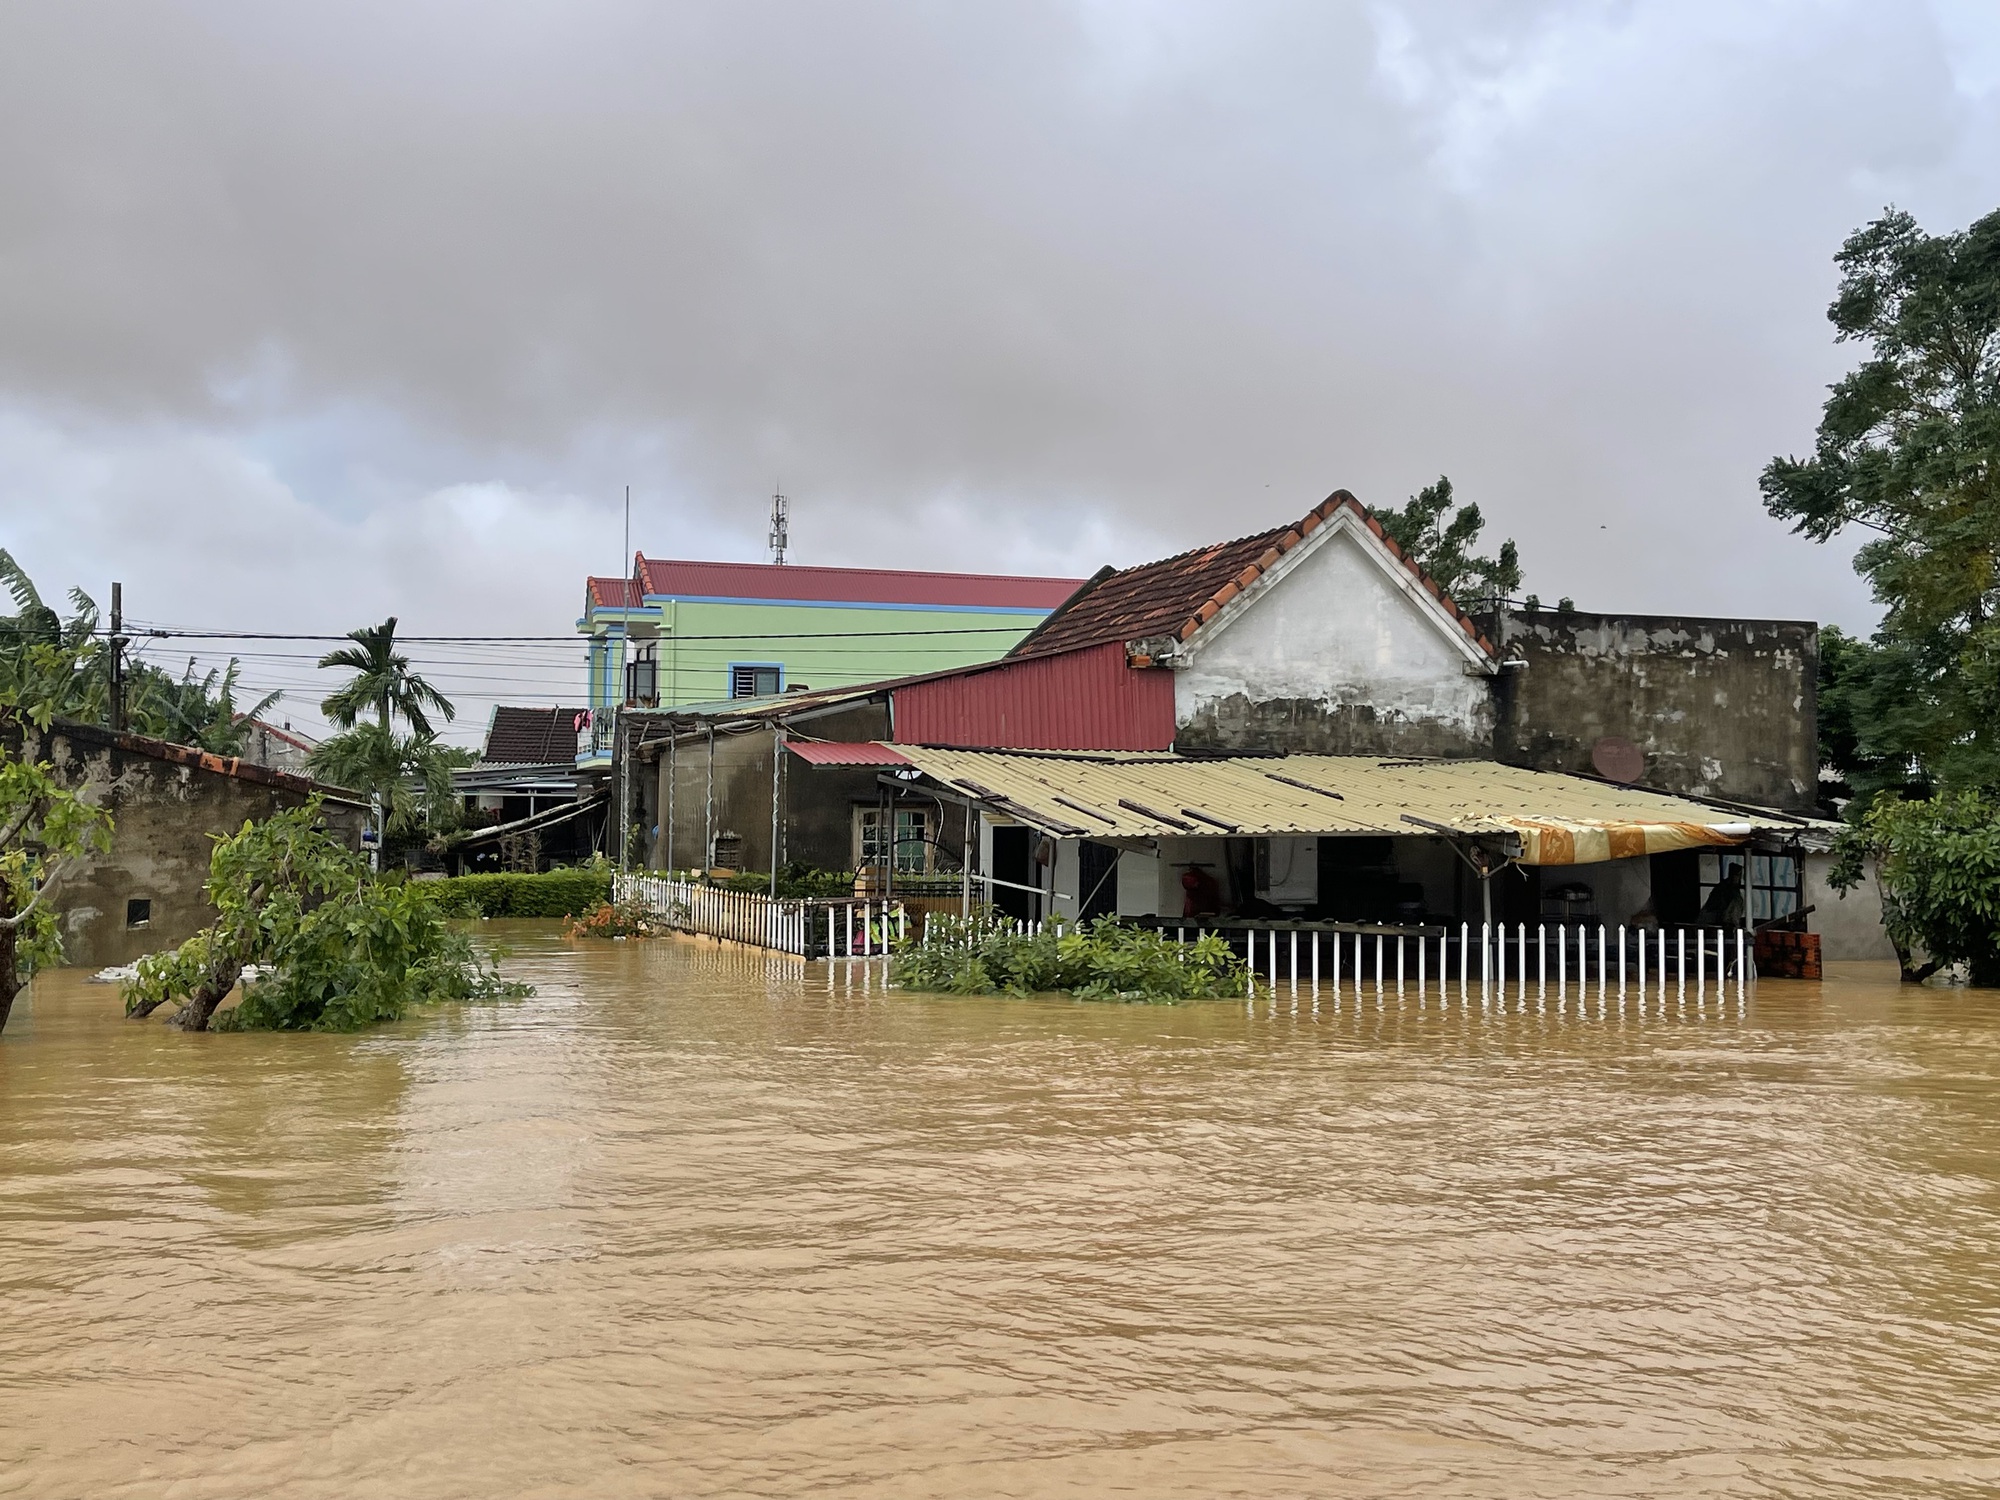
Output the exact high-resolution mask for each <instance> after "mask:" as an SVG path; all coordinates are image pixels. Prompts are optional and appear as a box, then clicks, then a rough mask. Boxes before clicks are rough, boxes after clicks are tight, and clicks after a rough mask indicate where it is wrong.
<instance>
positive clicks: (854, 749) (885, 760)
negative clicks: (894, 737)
mask: <svg viewBox="0 0 2000 1500" xmlns="http://www.w3.org/2000/svg"><path fill="white" fill-rule="evenodd" d="M785 748H786V749H787V750H790V751H791V752H792V754H794V755H796V756H797V757H798V758H799V759H800V760H802V761H805V762H806V763H807V764H809V765H815V766H907V765H908V764H909V763H910V758H909V757H908V756H907V755H905V754H903V752H902V751H900V750H898V749H897V748H896V747H895V746H893V745H883V744H877V743H875V742H874V741H865V742H863V743H861V744H858V745H856V744H837V743H834V742H832V741H824V740H787V741H786V742H785Z"/></svg>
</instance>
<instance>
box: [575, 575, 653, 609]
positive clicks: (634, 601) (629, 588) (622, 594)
mask: <svg viewBox="0 0 2000 1500" xmlns="http://www.w3.org/2000/svg"><path fill="white" fill-rule="evenodd" d="M585 587H586V588H587V589H588V590H589V592H590V602H591V604H592V605H593V606H594V607H595V608H598V609H605V608H613V609H617V608H632V607H636V606H638V605H640V604H643V603H644V602H645V601H644V600H643V599H641V598H640V597H639V590H638V589H637V588H635V587H634V586H633V584H632V580H631V579H629V578H591V579H587V580H586V581H585Z"/></svg>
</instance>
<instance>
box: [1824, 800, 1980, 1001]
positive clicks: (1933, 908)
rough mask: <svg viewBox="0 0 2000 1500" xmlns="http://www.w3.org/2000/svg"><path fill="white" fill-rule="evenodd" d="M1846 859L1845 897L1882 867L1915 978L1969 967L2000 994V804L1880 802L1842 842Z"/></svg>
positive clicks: (1838, 870)
mask: <svg viewBox="0 0 2000 1500" xmlns="http://www.w3.org/2000/svg"><path fill="white" fill-rule="evenodd" d="M1839 854H1840V858H1839V861H1838V863H1837V864H1836V866H1835V868H1834V871H1833V877H1832V881H1833V884H1834V885H1835V886H1836V887H1837V888H1839V889H1841V890H1848V889H1851V888H1853V887H1854V886H1856V885H1859V884H1860V883H1861V880H1862V878H1863V876H1864V873H1865V871H1866V868H1867V866H1868V865H1869V864H1870V863H1873V864H1874V866H1875V870H1876V879H1877V881H1878V883H1879V884H1880V885H1881V888H1882V921H1883V926H1884V927H1885V928H1886V929H1887V930H1888V934H1889V941H1890V942H1891V943H1892V944H1894V945H1895V949H1896V957H1897V958H1898V960H1899V961H1900V962H1901V964H1902V968H1903V977H1904V978H1905V979H1909V980H1923V979H1928V978H1929V977H1930V976H1931V975H1932V974H1934V973H1936V972H1937V971H1938V970H1939V969H1941V968H1943V967H1945V966H1946V965H1948V964H1957V963H1963V964H1965V965H1966V967H1967V970H1968V974H1969V977H1970V978H1971V981H1972V982H1973V983H1974V984H1976V985H1981V986H1989V987H1990V986H2000V800H1996V799H1994V798H1992V797H1989V796H1984V795H1982V794H1981V793H1979V792H1976V791H1957V792H1940V793H1939V794H1938V795H1937V796H1935V797H1932V798H1930V799H1929V800H1927V801H1923V802H1905V801H1903V800H1902V798H1900V797H1898V796H1896V795H1894V794H1893V793H1891V794H1887V795H1884V796H1881V797H1878V798H1877V799H1876V800H1875V802H1874V803H1873V804H1872V805H1871V806H1870V807H1869V808H1868V810H1867V812H1865V813H1864V814H1862V816H1861V818H1860V820H1859V821H1858V822H1857V823H1855V824H1854V825H1853V826H1851V827H1850V828H1849V829H1848V830H1847V832H1846V833H1845V834H1843V835H1842V837H1841V843H1840V848H1839ZM1919 948H1921V949H1922V950H1923V952H1924V953H1925V954H1926V955H1927V957H1926V959H1925V960H1924V961H1922V962H1919V961H1918V959H1917V957H1916V950H1917V949H1919Z"/></svg>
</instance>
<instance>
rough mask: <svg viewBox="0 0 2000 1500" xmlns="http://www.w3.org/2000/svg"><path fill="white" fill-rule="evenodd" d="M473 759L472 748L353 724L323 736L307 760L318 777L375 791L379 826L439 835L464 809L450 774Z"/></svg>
mask: <svg viewBox="0 0 2000 1500" xmlns="http://www.w3.org/2000/svg"><path fill="white" fill-rule="evenodd" d="M478 759H479V756H478V754H477V753H476V752H474V751H471V750H467V749H462V748H459V747H457V746H453V745H441V744H439V743H438V742H437V741H436V740H435V739H434V738H432V737H430V736H429V735H424V734H410V735H404V734H398V733H397V732H396V731H395V729H394V728H392V727H385V726H384V725H381V724H357V725H355V726H354V727H353V728H351V729H348V730H345V731H343V732H342V733H340V734H336V735H334V736H332V737H331V738H330V739H327V740H325V741H323V742H322V743H321V744H320V745H319V746H318V747H317V748H316V749H314V751H313V752H312V755H311V757H310V758H309V759H308V761H307V762H306V764H307V766H308V767H309V768H310V769H311V771H312V773H313V775H315V776H317V777H318V778H320V780H322V781H325V782H329V783H331V784H332V785H334V786H342V787H347V788H349V789H351V790H353V791H357V792H372V793H374V794H376V795H378V796H380V797H381V799H382V808H383V824H384V831H385V832H386V833H388V834H390V835H391V836H394V837H402V838H408V837H410V836H412V835H416V834H419V833H421V834H425V835H429V836H431V837H438V836H441V835H443V834H445V833H447V832H450V831H451V830H453V829H455V828H457V827H458V826H459V824H460V823H461V822H462V821H463V817H464V809H463V804H462V803H461V801H460V799H459V797H458V795H457V793H456V791H455V790H454V789H453V787H452V784H451V773H452V771H453V770H454V769H456V768H458V767H462V766H469V765H472V764H473V763H475V762H476V761H477V760H478Z"/></svg>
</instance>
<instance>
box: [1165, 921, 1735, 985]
mask: <svg viewBox="0 0 2000 1500" xmlns="http://www.w3.org/2000/svg"><path fill="white" fill-rule="evenodd" d="M1208 930H1210V929H1207V928H1189V927H1177V928H1175V929H1173V931H1174V933H1175V935H1176V937H1177V938H1179V940H1180V941H1183V942H1185V941H1188V938H1189V934H1193V936H1195V937H1200V936H1201V935H1202V934H1203V933H1204V932H1206V931H1208ZM1215 930H1217V931H1221V932H1223V933H1224V935H1226V936H1231V937H1236V936H1239V935H1240V938H1241V940H1242V945H1243V949H1244V959H1245V961H1246V962H1247V963H1248V964H1249V967H1250V974H1251V982H1252V984H1253V985H1256V984H1262V985H1264V986H1266V987H1268V988H1272V989H1276V988H1279V987H1281V986H1286V985H1289V986H1290V987H1291V988H1293V989H1298V988H1301V987H1305V988H1310V989H1313V990H1317V989H1319V988H1320V987H1321V986H1322V985H1325V986H1327V987H1328V988H1331V989H1332V990H1334V991H1335V992H1338V991H1339V990H1340V989H1341V987H1342V986H1343V985H1351V986H1353V987H1355V988H1357V989H1359V988H1363V987H1367V986H1373V987H1374V988H1376V989H1378V990H1379V989H1384V988H1388V987H1391V986H1393V987H1394V988H1396V989H1403V988H1405V987H1406V986H1408V987H1414V988H1415V989H1416V990H1417V991H1418V992H1420V993H1424V992H1428V991H1429V990H1431V989H1432V988H1436V989H1439V990H1441V991H1445V992H1447V993H1448V992H1449V991H1450V990H1451V989H1452V988H1454V987H1456V988H1457V990H1458V991H1459V993H1460V995H1461V996H1464V997H1466V998H1470V997H1471V995H1472V994H1473V993H1474V992H1475V991H1477V992H1478V993H1480V994H1483V995H1489V996H1490V995H1493V994H1496V993H1497V994H1500V995H1505V994H1507V993H1508V992H1509V991H1510V989H1511V990H1512V991H1513V992H1514V993H1516V994H1517V995H1518V996H1520V997H1523V998H1525V997H1526V996H1527V995H1528V994H1529V992H1530V990H1531V988H1532V990H1533V992H1534V993H1536V994H1545V993H1547V992H1548V990H1549V989H1550V988H1551V987H1554V988H1555V989H1556V990H1557V991H1558V992H1559V993H1560V992H1562V991H1566V990H1568V989H1569V988H1570V987H1571V986H1572V985H1574V986H1576V987H1578V988H1582V989H1591V988H1595V989H1596V990H1598V991H1599V993H1604V992H1606V991H1608V990H1613V989H1615V990H1616V991H1617V992H1618V993H1620V994H1623V993H1625V992H1626V991H1627V990H1628V989H1636V990H1637V991H1638V992H1639V993H1641V994H1644V993H1647V992H1648V991H1649V990H1658V991H1660V992H1661V993H1664V992H1665V991H1666V990H1667V989H1669V988H1674V989H1685V988H1687V987H1688V986H1689V985H1690V984H1692V985H1694V986H1695V987H1696V988H1697V989H1706V988H1707V987H1708V986H1709V985H1710V984H1713V985H1715V986H1717V987H1718V988H1720V987H1723V986H1725V985H1733V986H1734V987H1735V989H1736V990H1737V992H1738V993H1742V991H1743V990H1744V988H1745V987H1746V986H1747V985H1748V984H1749V982H1750V981H1751V980H1752V979H1754V978H1755V977H1756V963H1755V959H1754V957H1753V955H1752V952H1751V944H1750V941H1749V938H1748V935H1747V934H1746V933H1745V932H1744V931H1743V930H1742V929H1741V928H1708V927H1676V928H1627V927H1624V926H1618V927H1611V926H1607V925H1605V924H1603V923H1599V924H1596V925H1594V926H1593V925H1585V924H1576V923H1556V924H1554V925H1550V924H1547V923H1537V924H1535V925H1534V926H1532V927H1531V926H1529V925H1528V924H1527V923H1526V922H1519V923H1515V924H1514V925H1513V926H1511V927H1510V926H1508V925H1507V924H1505V923H1500V924H1497V925H1495V924H1488V923H1481V924H1480V925H1479V926H1478V927H1477V928H1474V926H1473V925H1472V924H1471V923H1470V922H1461V923H1459V924H1458V929H1457V932H1456V933H1454V932H1453V931H1452V929H1451V928H1449V927H1418V928H1394V927H1372V928H1371V927H1354V928H1339V927H1335V928H1319V927H1311V928H1302V927H1293V928H1280V927H1265V928H1256V927H1250V928H1242V929H1230V928H1226V927H1224V928H1217V929H1215Z"/></svg>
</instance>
